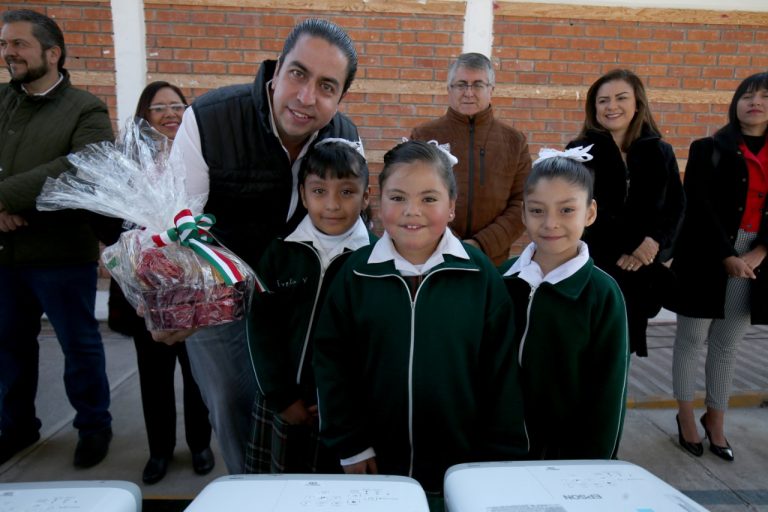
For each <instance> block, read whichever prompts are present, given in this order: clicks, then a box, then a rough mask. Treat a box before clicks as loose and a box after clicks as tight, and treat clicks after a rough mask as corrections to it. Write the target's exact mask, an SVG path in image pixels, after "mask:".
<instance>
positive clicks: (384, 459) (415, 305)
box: [314, 141, 528, 493]
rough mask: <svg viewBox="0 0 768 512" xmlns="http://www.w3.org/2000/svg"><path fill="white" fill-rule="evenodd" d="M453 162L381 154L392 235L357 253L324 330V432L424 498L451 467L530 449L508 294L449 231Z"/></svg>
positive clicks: (418, 154)
mask: <svg viewBox="0 0 768 512" xmlns="http://www.w3.org/2000/svg"><path fill="white" fill-rule="evenodd" d="M451 158H453V157H452V156H451ZM451 167H452V163H451V161H450V160H449V154H447V152H445V151H444V150H442V149H439V148H438V147H437V146H436V145H433V144H430V143H426V142H418V141H408V142H404V143H402V144H399V145H398V146H396V147H395V148H394V149H392V150H390V151H389V152H388V153H387V154H386V155H385V156H384V169H383V171H382V172H381V175H380V176H379V183H380V188H381V206H380V217H381V221H382V224H383V226H384V230H385V234H384V235H383V236H382V238H381V239H380V240H379V241H378V242H377V243H376V244H375V245H374V246H370V247H365V248H363V249H360V250H358V251H357V252H356V253H354V254H353V255H352V256H351V257H350V258H349V260H348V261H347V263H346V264H345V266H344V268H342V270H341V271H340V272H339V274H338V276H337V277H336V279H335V280H334V282H333V284H332V285H331V289H330V290H329V292H328V296H327V301H326V305H325V307H324V308H323V311H322V315H321V318H320V319H319V321H318V326H317V329H316V331H315V359H314V366H315V373H316V375H317V386H318V394H319V408H320V432H321V436H322V438H323V439H324V441H325V442H326V443H327V444H328V446H330V447H331V448H332V449H333V450H334V451H335V452H336V454H337V455H338V457H339V458H340V459H341V464H342V466H343V467H344V470H345V472H347V473H376V472H381V473H385V474H397V475H406V476H411V477H413V478H415V479H417V480H418V481H419V482H420V483H421V484H422V486H423V487H424V489H425V490H426V491H427V492H428V493H440V492H441V490H442V481H443V475H444V473H445V470H446V469H447V468H448V467H449V466H451V465H453V464H456V463H460V462H468V461H473V460H500V459H519V458H522V457H526V456H527V451H528V439H527V435H526V433H525V426H524V422H523V410H522V402H521V397H520V389H519V384H518V380H517V368H516V365H515V361H514V357H515V350H514V341H513V338H514V321H513V318H512V309H511V302H510V299H509V296H508V295H507V293H506V291H505V290H504V284H503V283H502V281H501V278H500V276H499V274H498V272H497V271H496V269H495V268H494V267H493V265H492V264H491V262H490V261H489V260H488V259H487V258H486V257H485V256H484V255H483V254H482V253H481V252H480V251H479V250H478V249H476V248H473V247H470V246H468V245H466V244H463V243H462V242H461V241H460V240H459V239H458V238H456V237H455V236H454V235H453V234H452V233H451V231H450V229H448V228H447V225H448V222H449V221H450V219H451V218H452V216H453V215H454V206H455V201H456V182H455V179H454V176H453V172H452V169H451Z"/></svg>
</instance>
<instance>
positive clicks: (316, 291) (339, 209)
mask: <svg viewBox="0 0 768 512" xmlns="http://www.w3.org/2000/svg"><path fill="white" fill-rule="evenodd" d="M299 183H300V190H299V192H300V195H301V200H302V202H303V203H304V206H305V207H306V209H307V215H306V217H304V220H302V222H301V223H300V224H299V226H298V227H297V228H296V230H295V231H293V232H292V233H291V234H290V235H288V236H287V237H285V238H284V239H277V240H274V241H273V242H272V243H271V245H269V246H268V248H267V250H266V251H265V253H264V255H263V257H262V258H261V261H260V263H259V267H258V273H259V275H260V276H261V277H262V279H264V281H265V285H266V286H267V288H268V289H269V292H267V293H263V294H259V295H257V296H255V297H254V301H253V306H252V312H251V315H250V319H249V324H248V344H249V348H250V353H251V361H252V363H253V367H254V370H255V372H256V380H257V383H258V389H257V396H256V400H255V402H254V407H253V413H252V417H253V427H252V433H251V441H250V442H249V444H248V449H247V454H246V471H248V472H252V473H311V472H315V471H321V472H326V473H327V472H333V471H336V472H338V471H341V469H340V468H339V465H338V461H337V460H334V459H333V458H331V457H330V456H325V457H324V455H323V453H324V452H323V450H322V449H321V447H320V445H319V443H318V442H317V405H316V401H317V398H316V397H317V395H316V392H315V379H314V374H313V372H312V365H311V362H312V345H311V343H310V339H311V335H312V330H313V327H314V325H315V323H316V317H317V312H318V309H319V307H320V305H322V304H323V300H324V297H325V292H326V289H327V288H328V283H330V282H331V280H332V277H333V276H334V275H335V274H336V272H338V270H339V268H340V267H341V265H342V262H343V261H344V260H345V259H346V258H347V257H348V256H349V255H350V254H351V251H354V250H356V249H359V248H360V247H363V246H366V245H368V244H370V243H371V242H372V241H373V240H375V237H374V236H373V235H371V234H370V233H369V232H368V229H367V228H366V225H365V223H364V222H363V219H362V218H361V213H362V212H363V211H364V210H365V209H366V207H367V206H368V191H369V187H368V166H367V164H366V161H365V157H364V156H363V155H362V145H361V144H360V143H359V142H350V141H347V140H343V139H325V140H322V141H320V142H318V143H317V144H316V145H315V146H314V148H313V149H312V150H311V151H310V152H309V153H308V154H307V156H306V157H305V159H304V161H303V163H302V167H301V170H300V174H299Z"/></svg>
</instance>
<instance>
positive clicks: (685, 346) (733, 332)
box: [672, 230, 756, 411]
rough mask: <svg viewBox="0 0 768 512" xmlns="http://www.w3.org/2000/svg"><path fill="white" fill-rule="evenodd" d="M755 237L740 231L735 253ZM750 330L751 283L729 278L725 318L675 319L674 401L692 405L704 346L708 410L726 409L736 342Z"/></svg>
mask: <svg viewBox="0 0 768 512" xmlns="http://www.w3.org/2000/svg"><path fill="white" fill-rule="evenodd" d="M755 237H756V233H747V232H745V231H741V230H739V234H738V237H737V239H736V244H735V248H736V252H738V253H739V254H743V253H745V252H746V251H748V250H749V246H750V244H751V243H752V241H753V240H754V239H755ZM749 326H750V279H747V278H743V277H729V278H728V283H727V285H726V289H725V318H691V317H686V316H683V315H677V333H676V335H675V348H674V352H673V360H672V385H673V390H674V394H675V398H676V399H677V400H681V401H686V402H687V401H692V400H693V399H694V394H695V391H696V370H697V369H698V364H699V352H700V351H701V348H702V346H703V345H704V342H705V341H706V342H707V357H706V363H705V365H704V376H705V381H706V398H705V404H706V405H707V407H710V408H712V409H716V410H719V411H725V410H727V409H728V398H729V397H730V395H731V384H732V381H733V367H734V362H735V359H736V351H737V348H738V344H739V342H740V341H741V340H742V338H743V337H744V334H746V332H747V329H749Z"/></svg>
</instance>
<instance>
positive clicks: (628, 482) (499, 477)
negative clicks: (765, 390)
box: [444, 460, 706, 512]
mask: <svg viewBox="0 0 768 512" xmlns="http://www.w3.org/2000/svg"><path fill="white" fill-rule="evenodd" d="M444 485H445V507H446V510H447V511H448V512H481V511H482V512H488V511H499V512H623V511H628V512H629V511H631V512H673V511H674V512H706V509H705V508H703V507H701V506H700V505H698V504H697V503H696V502H694V501H693V500H691V499H690V498H688V497H687V496H685V495H684V494H683V493H681V492H680V491H678V490H676V489H675V488H673V487H672V486H670V485H669V484H667V483H665V482H664V481H662V480H661V479H659V478H657V477H656V476H654V475H653V474H651V473H649V472H648V471H646V470H645V469H643V468H641V467H640V466H636V465H634V464H631V463H629V462H623V461H616V460H596V461H593V460H578V461H556V460H551V461H525V462H481V463H470V464H459V465H456V466H453V467H451V468H449V469H448V471H446V473H445V481H444Z"/></svg>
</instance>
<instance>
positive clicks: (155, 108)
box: [148, 103, 189, 114]
mask: <svg viewBox="0 0 768 512" xmlns="http://www.w3.org/2000/svg"><path fill="white" fill-rule="evenodd" d="M188 106H189V105H185V104H183V103H171V104H170V105H166V104H165V103H157V104H155V105H150V106H149V109H148V110H149V111H150V112H152V113H153V114H161V113H163V112H168V110H170V111H171V112H173V113H174V114H181V113H182V112H184V111H185V110H186V109H187V107H188Z"/></svg>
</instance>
